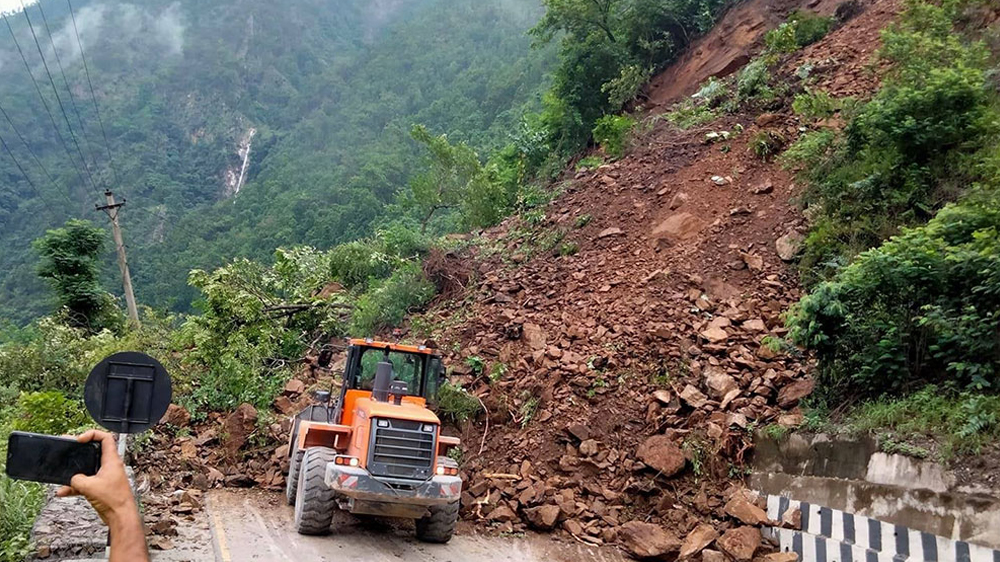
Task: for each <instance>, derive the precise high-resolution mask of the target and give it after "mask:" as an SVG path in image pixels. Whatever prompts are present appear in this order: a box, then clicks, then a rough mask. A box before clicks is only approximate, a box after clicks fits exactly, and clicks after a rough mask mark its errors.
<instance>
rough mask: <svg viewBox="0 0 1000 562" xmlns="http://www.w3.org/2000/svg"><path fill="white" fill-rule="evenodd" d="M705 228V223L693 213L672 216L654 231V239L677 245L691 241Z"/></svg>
mask: <svg viewBox="0 0 1000 562" xmlns="http://www.w3.org/2000/svg"><path fill="white" fill-rule="evenodd" d="M703 228H705V221H703V220H701V219H699V218H698V217H696V216H694V215H692V214H691V213H677V214H674V215H670V216H669V217H667V218H666V220H664V221H663V222H661V223H660V224H658V225H657V226H656V228H654V229H653V239H654V240H657V241H660V242H667V243H671V244H673V243H677V242H683V241H685V240H690V239H691V238H694V237H695V236H697V235H698V233H699V232H701V230H702V229H703Z"/></svg>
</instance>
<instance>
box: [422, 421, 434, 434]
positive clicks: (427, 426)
mask: <svg viewBox="0 0 1000 562" xmlns="http://www.w3.org/2000/svg"><path fill="white" fill-rule="evenodd" d="M424 433H434V426H433V425H431V424H429V423H425V424H424Z"/></svg>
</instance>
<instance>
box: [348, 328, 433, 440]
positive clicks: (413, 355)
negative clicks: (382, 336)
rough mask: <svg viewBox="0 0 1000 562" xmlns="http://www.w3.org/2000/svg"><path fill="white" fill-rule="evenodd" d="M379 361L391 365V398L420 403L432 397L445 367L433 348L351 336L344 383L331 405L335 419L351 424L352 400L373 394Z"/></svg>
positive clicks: (430, 400)
mask: <svg viewBox="0 0 1000 562" xmlns="http://www.w3.org/2000/svg"><path fill="white" fill-rule="evenodd" d="M382 363H389V364H390V365H391V366H392V378H391V381H390V383H389V388H390V394H391V396H392V398H393V401H395V402H397V403H399V402H407V403H411V404H417V405H420V406H424V405H426V404H427V403H428V402H430V403H433V402H434V401H435V397H436V396H437V391H438V386H439V384H440V381H441V377H442V376H443V375H444V370H443V369H444V367H443V364H442V362H441V356H440V355H437V353H435V350H434V349H431V348H428V347H425V346H413V345H402V344H393V343H387V342H380V341H375V340H371V339H352V340H349V342H348V348H347V361H346V364H345V366H344V384H343V386H342V387H341V391H340V399H339V400H338V401H337V404H336V407H335V409H334V415H333V418H334V419H335V420H336V423H340V424H343V425H351V422H352V421H353V420H352V419H351V418H352V415H353V411H354V407H353V404H354V402H355V401H356V400H358V399H359V398H369V397H371V396H372V391H373V390H375V386H376V375H377V374H378V370H379V364H382Z"/></svg>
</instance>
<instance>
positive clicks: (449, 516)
mask: <svg viewBox="0 0 1000 562" xmlns="http://www.w3.org/2000/svg"><path fill="white" fill-rule="evenodd" d="M457 524H458V502H457V501H456V502H452V503H446V504H444V505H435V506H431V507H430V508H429V509H428V514H427V515H425V516H423V517H421V518H420V519H417V521H416V527H417V538H418V539H420V540H422V541H424V542H435V543H442V544H443V543H446V542H448V541H450V540H451V537H452V535H454V534H455V526H456V525H457Z"/></svg>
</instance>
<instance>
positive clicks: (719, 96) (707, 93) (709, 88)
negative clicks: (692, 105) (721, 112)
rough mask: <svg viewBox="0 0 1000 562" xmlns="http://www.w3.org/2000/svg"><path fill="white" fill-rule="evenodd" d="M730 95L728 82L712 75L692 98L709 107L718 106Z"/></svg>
mask: <svg viewBox="0 0 1000 562" xmlns="http://www.w3.org/2000/svg"><path fill="white" fill-rule="evenodd" d="M728 96H729V88H728V86H727V85H726V83H725V82H723V81H722V80H719V79H717V78H715V77H712V78H709V79H708V81H707V82H705V83H704V84H702V85H701V87H700V88H698V91H697V92H695V93H694V95H692V96H691V98H692V99H694V100H696V101H697V102H698V103H701V104H704V105H706V106H708V107H718V106H719V104H721V103H722V102H723V100H725V99H726V98H727V97H728Z"/></svg>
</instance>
